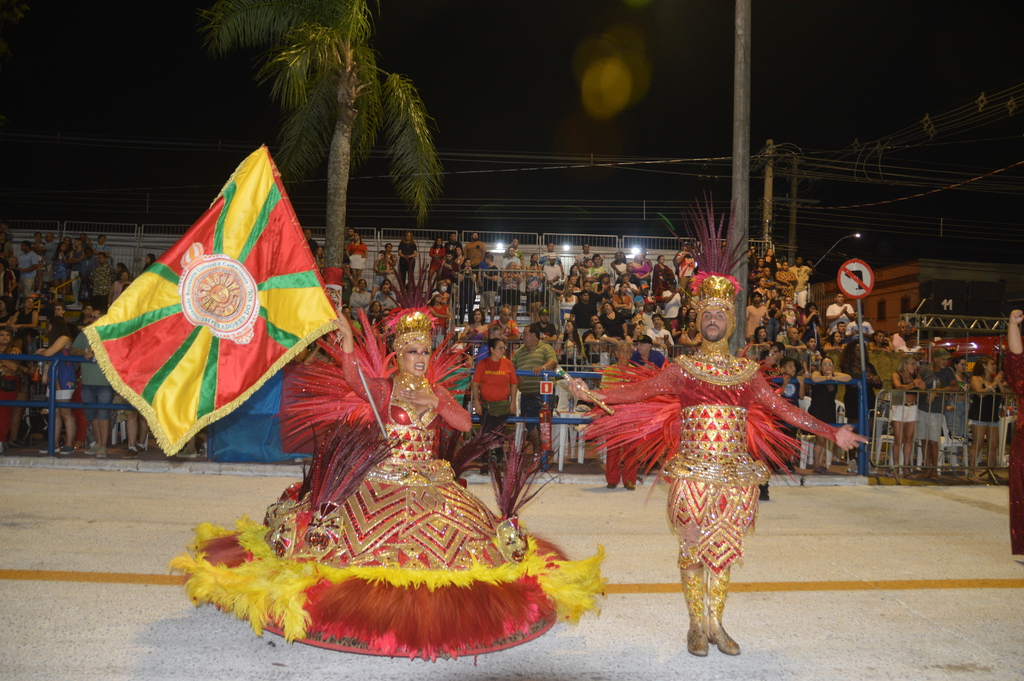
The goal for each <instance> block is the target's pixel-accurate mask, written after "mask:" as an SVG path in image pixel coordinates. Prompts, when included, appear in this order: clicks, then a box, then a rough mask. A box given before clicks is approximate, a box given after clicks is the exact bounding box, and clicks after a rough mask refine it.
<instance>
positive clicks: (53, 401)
mask: <svg viewBox="0 0 1024 681" xmlns="http://www.w3.org/2000/svg"><path fill="white" fill-rule="evenodd" d="M5 359H6V360H14V361H16V362H49V364H50V366H49V367H48V368H47V371H48V372H49V385H50V386H51V387H52V386H54V385H56V383H57V365H58V363H60V362H73V363H82V362H95V360H92V359H86V358H84V357H76V356H74V355H71V356H67V357H64V356H54V357H46V356H44V355H0V360H5ZM30 394H31V393H30ZM0 405H3V406H5V407H22V408H25V409H46V410H47V426H46V450H47V454H48V455H49V456H56V451H57V450H56V442H54V435H55V432H54V427H53V424H54V419H56V418H57V409H58V408H59V409H108V410H110V411H137V410H136V409H135V407H133V406H132V405H131V404H127V403H126V404H115V403H113V402H109V403H108V402H99V403H93V402H90V403H88V404H86V403H83V402H63V401H62V402H57V391H56V390H52V389H51V390H47V391H46V398H45V400H0ZM58 405H59V406H58Z"/></svg>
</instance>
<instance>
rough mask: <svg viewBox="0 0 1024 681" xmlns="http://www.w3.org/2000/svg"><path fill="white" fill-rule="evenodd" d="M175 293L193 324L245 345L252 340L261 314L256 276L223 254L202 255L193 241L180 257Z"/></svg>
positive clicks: (201, 248) (187, 317)
mask: <svg viewBox="0 0 1024 681" xmlns="http://www.w3.org/2000/svg"><path fill="white" fill-rule="evenodd" d="M181 264H182V266H183V267H184V268H185V270H184V271H183V272H182V275H181V280H180V282H179V284H178V294H179V295H180V296H181V310H182V312H183V313H184V315H185V318H186V319H187V320H188V321H189V322H191V323H192V325H193V326H199V325H202V326H205V327H206V328H208V329H210V331H211V332H212V333H213V335H214V336H217V337H218V338H224V339H227V340H230V341H234V342H235V343H238V344H239V345H245V344H246V343H248V342H249V341H251V340H252V337H253V326H254V325H255V324H256V318H257V317H259V315H260V301H259V298H258V297H257V295H256V280H255V279H253V276H252V275H251V274H249V270H247V269H245V266H244V265H243V264H242V263H240V262H238V261H237V260H233V259H232V258H229V257H227V256H226V255H203V246H202V244H198V243H196V244H192V246H191V247H190V248H189V250H188V252H187V253H186V254H185V256H184V257H183V258H182V263H181Z"/></svg>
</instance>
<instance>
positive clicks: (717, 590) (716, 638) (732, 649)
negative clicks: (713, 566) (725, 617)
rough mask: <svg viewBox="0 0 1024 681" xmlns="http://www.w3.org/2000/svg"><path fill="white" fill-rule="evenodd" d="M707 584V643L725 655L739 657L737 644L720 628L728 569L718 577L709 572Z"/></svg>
mask: <svg viewBox="0 0 1024 681" xmlns="http://www.w3.org/2000/svg"><path fill="white" fill-rule="evenodd" d="M708 582H709V584H708V642H709V643H713V644H715V645H717V646H718V649H719V650H720V651H722V652H723V653H725V654H726V655H739V654H740V646H739V644H738V643H736V641H734V640H732V637H731V636H729V634H728V633H726V631H725V629H724V628H723V627H722V611H723V610H725V597H726V596H727V595H728V594H729V568H726V569H725V570H723V571H722V574H720V575H716V574H715V573H714V571H711V570H709V571H708Z"/></svg>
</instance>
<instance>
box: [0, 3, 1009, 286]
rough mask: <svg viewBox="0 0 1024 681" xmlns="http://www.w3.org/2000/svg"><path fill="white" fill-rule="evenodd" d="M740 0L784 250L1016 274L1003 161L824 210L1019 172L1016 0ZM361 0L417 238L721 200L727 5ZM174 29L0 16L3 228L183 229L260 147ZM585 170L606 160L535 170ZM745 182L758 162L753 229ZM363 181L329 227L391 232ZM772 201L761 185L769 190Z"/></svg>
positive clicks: (298, 190) (244, 112) (566, 226)
mask: <svg viewBox="0 0 1024 681" xmlns="http://www.w3.org/2000/svg"><path fill="white" fill-rule="evenodd" d="M637 4H640V5H642V6H640V7H634V6H630V5H637ZM753 4H754V11H753V26H752V35H753V47H752V114H751V117H752V125H751V147H752V148H751V152H752V154H754V155H755V156H756V155H757V154H758V152H759V151H761V150H762V149H763V147H764V144H765V141H766V140H767V139H768V138H772V139H774V141H775V143H776V144H778V145H780V147H779V151H780V153H782V154H784V157H783V158H781V160H780V161H779V163H780V169H779V170H780V171H781V169H782V168H781V166H786V164H788V163H790V159H792V158H793V157H794V156H795V157H796V158H797V159H798V164H799V167H800V168H801V169H802V170H804V172H806V173H807V175H803V176H801V182H800V184H799V187H798V193H799V196H800V197H801V198H802V199H808V200H811V201H813V202H814V203H813V204H809V205H810V206H812V207H810V208H806V207H805V208H802V209H801V210H800V212H799V216H798V243H799V246H800V250H801V251H804V252H805V253H806V255H808V256H809V257H812V258H814V259H817V258H818V257H819V256H821V255H822V254H823V253H824V252H825V251H826V250H827V249H828V247H829V246H830V245H831V244H832V243H833V242H834V241H835V240H836V239H838V238H840V237H842V236H844V235H846V234H848V233H851V232H853V231H861V232H863V233H864V235H865V236H864V238H863V239H861V240H860V241H854V240H847V241H845V242H844V243H843V245H842V247H841V248H839V249H837V250H836V251H835V252H833V254H832V256H831V257H830V260H829V262H831V263H832V264H833V266H834V265H835V264H837V263H838V262H840V261H841V260H842V259H843V258H844V257H846V256H855V257H863V258H865V259H866V260H868V262H869V263H876V264H878V265H884V264H890V263H893V262H901V261H905V260H910V259H913V258H916V257H948V258H957V259H963V260H980V261H993V262H1007V261H1009V262H1013V261H1015V260H1018V261H1019V256H1020V254H1021V253H1022V252H1024V229H1022V228H1021V226H1022V219H1021V214H1022V208H1024V201H1022V190H1024V165H1021V166H1017V167H1015V168H1011V169H1009V170H1006V171H1004V172H1001V173H997V174H995V175H991V176H989V177H987V178H984V179H982V180H977V181H974V182H971V183H969V184H967V185H964V186H963V187H962V188H959V189H952V190H947V191H940V192H936V193H933V194H930V195H927V196H924V197H920V198H913V199H908V200H902V201H896V202H893V203H883V204H881V205H875V206H865V207H862V208H843V209H837V207H840V206H862V205H863V204H872V203H878V202H885V201H893V200H895V199H901V198H903V197H909V196H912V195H914V194H919V193H923V192H928V191H931V190H934V189H938V188H942V187H947V186H949V185H951V184H954V183H958V182H964V181H966V180H969V179H971V178H975V177H979V176H983V175H986V174H988V173H991V172H992V171H997V170H1000V169H1003V168H1006V167H1008V166H1011V165H1012V164H1014V163H1017V162H1020V161H1024V137H1022V135H1024V68H1022V67H1024V41H1022V40H1020V35H1019V33H1020V27H1021V26H1024V3H1020V2H986V3H962V2H959V3H953V2H934V1H933V2H916V1H906V0H900V1H899V2H894V1H893V0H884V1H874V0H860V1H858V2H824V1H822V0H813V1H812V0H807V1H796V0H792V1H790V0H773V1H771V2H768V1H767V0H755V1H754V3H753ZM381 5H382V7H381V11H380V13H379V15H378V17H377V22H376V27H377V36H376V38H375V41H374V45H375V47H376V48H377V49H378V50H379V51H380V53H381V62H380V65H381V66H382V67H383V68H385V69H386V70H389V71H394V72H398V73H403V74H406V75H408V76H409V77H410V78H412V80H413V82H414V83H415V84H416V85H417V87H418V88H419V91H420V93H421V96H422V97H423V99H424V100H425V102H426V104H427V107H428V110H429V112H430V114H431V115H432V116H433V118H434V120H435V124H436V138H435V141H436V144H437V147H438V149H439V150H440V152H441V155H442V160H443V163H444V166H445V170H446V171H447V172H448V173H450V174H449V175H447V176H446V178H445V191H444V194H443V196H442V198H441V200H440V202H439V204H438V206H437V209H436V210H435V212H434V213H433V215H432V217H431V220H430V223H429V225H428V226H430V227H437V228H444V229H447V228H454V229H482V230H503V229H515V230H522V231H530V232H572V233H594V232H604V233H615V234H624V233H634V232H635V233H648V234H664V233H665V232H664V231H663V230H662V228H661V227H660V225H659V223H658V221H657V219H656V213H657V212H659V211H661V212H664V213H666V214H667V215H669V217H670V218H672V219H673V220H674V221H675V222H676V223H677V224H678V222H679V220H678V218H679V217H680V210H681V207H682V206H683V205H685V204H686V203H688V202H690V201H692V200H693V199H694V198H696V197H697V196H699V195H701V193H702V192H704V191H710V192H712V194H713V196H714V198H715V199H716V201H723V202H725V201H728V198H729V192H730V175H731V170H730V166H729V160H728V158H727V157H729V156H730V154H731V150H732V87H733V83H732V68H733V3H732V2H728V1H726V0H650V2H647V3H643V2H642V0H634V1H633V2H632V3H626V2H623V0H618V1H612V0H571V1H568V0H561V1H554V2H552V1H551V0H548V1H547V2H536V1H533V0H520V1H519V2H498V3H487V2H479V1H473V2H470V1H468V0H402V1H401V2H393V1H390V0H383V1H382V3H381ZM108 6H109V7H110V8H111V9H110V10H106V9H103V7H108ZM113 8H116V11H115V10H114V9H113ZM197 25H198V19H197V16H196V6H195V5H194V4H192V3H188V2H169V1H165V2H142V3H110V4H109V5H108V4H107V3H68V2H61V3H53V2H49V3H47V2H38V1H37V2H30V10H29V12H28V14H27V16H26V17H25V19H24V20H23V21H22V22H21V23H20V24H18V25H16V26H13V27H11V26H5V27H4V28H3V31H4V36H5V38H6V39H7V40H8V42H9V43H10V46H11V50H12V55H11V57H10V58H9V59H8V60H7V61H6V62H5V63H3V65H2V71H0V114H3V115H4V116H6V118H7V121H6V124H5V125H4V126H3V127H2V128H0V153H2V158H3V160H4V162H3V165H2V168H3V170H2V173H3V174H2V177H0V217H4V218H8V219H58V220H83V221H105V222H148V223H191V222H192V221H193V220H195V218H197V217H198V215H199V214H200V213H201V212H202V210H203V209H204V208H205V207H206V206H207V205H208V204H209V202H210V200H211V199H212V198H213V197H214V196H215V195H216V193H217V191H218V190H219V189H220V187H221V185H222V184H223V182H224V181H225V180H226V179H227V177H228V175H229V174H230V172H231V171H232V170H233V169H234V167H235V166H236V165H237V164H238V163H239V162H240V161H241V160H242V159H243V158H244V157H245V156H246V155H247V154H248V153H249V152H250V151H252V149H254V148H255V147H256V146H258V145H259V144H261V143H267V144H269V145H270V146H271V149H272V150H273V149H274V148H275V146H276V133H277V125H278V121H279V113H278V110H277V108H276V105H275V104H273V103H272V102H271V101H270V99H269V88H268V87H266V86H259V85H257V84H256V83H255V82H254V81H253V78H252V76H253V73H254V69H253V60H254V57H255V56H256V55H255V54H236V55H233V56H231V57H228V58H223V59H217V60H214V59H210V58H208V57H207V56H206V54H205V53H204V50H203V48H202V45H201V43H200V38H199V35H198V33H197V30H196V29H197ZM609 57H613V58H614V59H617V60H618V61H617V62H616V63H618V64H620V65H621V64H625V65H626V67H628V68H627V70H626V71H625V73H626V75H627V78H630V79H631V80H629V82H630V84H631V85H632V90H631V96H630V101H628V102H627V104H626V107H627V108H625V109H623V110H621V111H619V112H618V113H615V112H614V111H612V112H611V113H608V111H607V110H605V109H600V107H598V109H594V108H593V106H591V107H590V108H586V107H585V106H584V104H583V103H582V102H581V78H582V79H584V80H586V74H587V73H588V71H587V68H588V66H589V67H594V65H595V63H596V60H600V59H605V60H607V59H608V58H609ZM602 63H606V62H602ZM592 74H593V72H591V75H592ZM620 75H621V73H620ZM644 81H647V84H646V88H644V87H643V83H644ZM588 82H590V81H588ZM638 89H639V90H642V92H641V93H640V95H638V94H637V90H638ZM982 92H985V93H986V97H987V100H986V101H985V102H984V103H983V104H979V103H976V100H977V99H978V97H979V95H980V94H981V93H982ZM613 94H614V93H613ZM1011 96H1012V97H1013V100H1012V102H1011V100H1010V97H1011ZM601 101H604V100H601ZM604 103H605V104H607V102H606V101H605V102H604ZM613 104H614V102H613ZM1008 104H1009V108H1008V107H1007V105H1008ZM1017 105H1019V106H1020V107H1021V108H1020V109H1019V110H1017V111H1015V112H1013V113H1014V114H1015V115H1010V114H1011V109H1013V108H1014V106H1017ZM612 108H613V109H614V106H613V107H612ZM595 112H596V113H595ZM926 114H928V115H929V117H930V119H931V120H932V121H933V122H934V123H935V128H934V129H933V130H927V129H926V126H925V125H923V124H922V119H924V117H925V115H926ZM595 116H598V117H595ZM600 116H608V117H607V118H604V119H599V117H600ZM880 141H882V142H885V141H888V144H885V145H884V146H879V144H878V143H879V142H880ZM723 157H724V158H723ZM672 159H683V161H681V162H671V163H670V162H664V161H667V160H672ZM693 159H716V160H708V161H701V160H693ZM658 160H660V161H662V162H660V163H643V164H636V163H634V162H636V161H658ZM591 162H594V163H613V164H617V165H615V166H614V167H576V168H558V169H556V168H553V167H554V166H580V165H582V166H586V165H587V164H589V163H591ZM624 162H625V163H628V165H623V163H624ZM762 167H763V164H762V163H760V162H759V160H758V159H757V158H755V159H754V170H753V174H752V180H751V206H752V208H753V209H754V214H753V218H752V219H753V224H752V226H751V231H752V233H754V234H756V233H758V232H759V229H760V228H759V226H758V223H757V220H758V215H759V207H758V204H759V201H760V199H761V196H762V191H763V189H762V181H761V177H762V173H763V171H762ZM386 173H387V166H386V163H385V162H384V161H382V160H379V159H378V160H375V161H371V162H370V163H369V164H367V165H366V166H363V167H361V168H359V169H357V171H356V173H355V177H354V178H353V180H352V183H351V185H350V202H349V211H350V213H349V224H350V225H352V226H354V227H357V228H358V227H360V226H366V227H384V226H389V227H404V226H413V224H414V223H413V221H412V219H411V218H410V216H409V212H408V211H407V210H406V209H405V208H404V207H403V206H402V205H401V204H400V203H399V202H398V201H397V200H396V199H395V198H394V194H393V192H392V191H391V188H390V183H389V181H388V180H387V179H385V178H382V177H380V176H383V175H386ZM324 177H325V172H323V171H321V172H320V173H318V174H315V175H314V176H311V177H310V178H308V179H307V180H306V181H304V182H290V183H289V191H290V193H291V196H292V199H293V202H294V203H295V205H296V209H297V211H298V213H299V217H300V219H301V220H302V221H303V223H304V224H309V225H321V224H323V214H324V193H325V183H324ZM788 191H789V180H788V178H786V177H784V176H780V175H777V177H776V187H775V194H776V195H784V194H787V193H788ZM645 204H646V211H647V218H648V219H647V220H646V221H644V219H643V218H644V209H645ZM778 210H780V211H781V213H780V214H779V215H778V216H777V219H778V224H777V227H776V234H783V235H784V233H785V229H786V226H787V221H788V212H786V208H785V207H784V206H779V207H778ZM940 233H941V236H940ZM783 238H784V237H783Z"/></svg>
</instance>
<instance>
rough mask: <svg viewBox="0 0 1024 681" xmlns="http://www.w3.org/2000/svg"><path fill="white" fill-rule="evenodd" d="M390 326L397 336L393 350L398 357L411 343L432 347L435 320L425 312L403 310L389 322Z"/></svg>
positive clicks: (392, 345)
mask: <svg viewBox="0 0 1024 681" xmlns="http://www.w3.org/2000/svg"><path fill="white" fill-rule="evenodd" d="M388 326H389V327H390V328H391V331H392V333H394V335H395V340H394V341H392V342H391V349H392V350H394V351H395V354H396V355H401V354H402V352H403V351H404V350H405V348H406V346H408V345H410V344H411V343H423V344H424V345H426V346H427V347H428V348H429V347H431V344H432V343H431V334H432V331H433V328H434V318H433V317H431V316H430V314H429V313H427V312H425V311H423V310H403V311H402V312H401V313H400V314H398V315H396V317H395V318H393V320H392V321H391V322H389V324H388Z"/></svg>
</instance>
